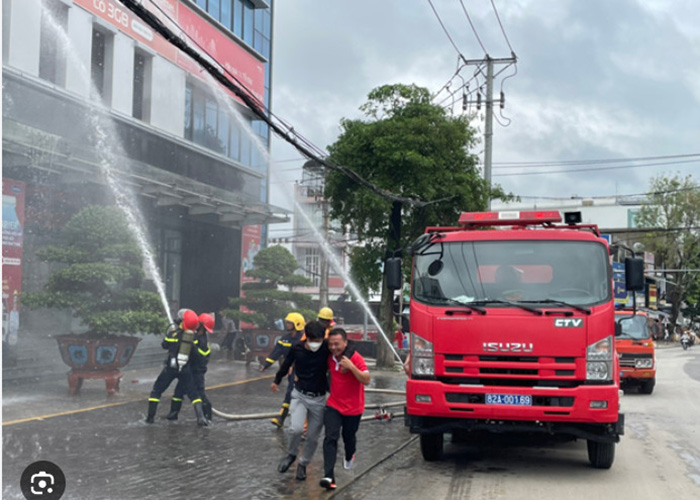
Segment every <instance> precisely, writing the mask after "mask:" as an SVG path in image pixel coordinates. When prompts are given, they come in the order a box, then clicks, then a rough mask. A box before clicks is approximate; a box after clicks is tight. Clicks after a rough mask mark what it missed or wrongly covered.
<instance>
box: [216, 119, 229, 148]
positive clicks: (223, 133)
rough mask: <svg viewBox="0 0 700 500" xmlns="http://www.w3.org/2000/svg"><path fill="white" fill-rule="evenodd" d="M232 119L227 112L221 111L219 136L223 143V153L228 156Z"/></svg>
mask: <svg viewBox="0 0 700 500" xmlns="http://www.w3.org/2000/svg"><path fill="white" fill-rule="evenodd" d="M230 122H231V120H230V119H229V117H228V115H227V114H226V113H223V112H220V113H219V128H218V131H217V133H218V137H219V144H220V145H221V148H222V150H221V153H222V154H224V155H226V156H228V154H229V144H230V141H229V134H228V131H229V123H230Z"/></svg>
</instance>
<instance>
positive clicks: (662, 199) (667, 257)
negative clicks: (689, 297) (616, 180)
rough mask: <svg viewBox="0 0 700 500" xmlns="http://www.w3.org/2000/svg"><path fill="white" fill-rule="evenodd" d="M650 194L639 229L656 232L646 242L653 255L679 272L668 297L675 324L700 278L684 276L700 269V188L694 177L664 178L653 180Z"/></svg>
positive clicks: (640, 214)
mask: <svg viewBox="0 0 700 500" xmlns="http://www.w3.org/2000/svg"><path fill="white" fill-rule="evenodd" d="M649 191H650V194H649V195H648V199H647V201H646V202H645V203H644V205H643V206H642V208H641V210H640V211H639V213H638V214H637V218H636V221H637V225H638V226H640V227H642V228H649V229H654V232H650V233H648V234H647V235H646V236H645V238H644V243H645V244H646V246H647V248H649V249H650V251H652V252H654V253H655V254H656V259H657V261H658V262H660V263H661V265H662V266H663V267H664V268H666V269H677V270H681V271H679V272H674V273H673V274H672V276H673V278H672V281H673V282H674V283H673V284H672V283H668V284H667V290H666V297H667V300H668V301H669V302H670V303H671V323H673V324H675V322H676V320H677V319H678V315H679V313H680V308H681V303H682V302H683V300H684V299H685V298H686V294H687V293H688V291H689V290H690V289H691V287H692V286H693V285H695V286H697V281H698V274H697V273H693V272H684V271H682V270H684V269H691V268H693V266H694V265H695V266H697V264H698V263H699V262H698V261H699V260H700V259H698V254H700V230H699V228H700V185H699V184H697V183H696V182H694V181H693V179H692V176H690V175H688V176H686V177H681V176H680V174H676V175H675V176H673V177H666V176H663V175H660V176H657V177H654V178H652V180H651V183H650V187H649Z"/></svg>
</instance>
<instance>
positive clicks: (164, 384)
mask: <svg viewBox="0 0 700 500" xmlns="http://www.w3.org/2000/svg"><path fill="white" fill-rule="evenodd" d="M175 379H178V384H182V388H183V393H184V394H187V397H189V398H190V400H192V401H194V400H195V399H197V398H198V396H197V391H196V390H195V388H194V383H193V381H192V372H191V371H190V368H189V367H188V366H185V367H184V368H183V369H182V370H178V369H177V368H170V367H169V366H166V367H165V368H163V371H162V372H160V375H158V378H157V379H156V381H155V383H154V384H153V390H152V391H151V399H156V400H158V399H160V396H161V395H162V394H163V393H164V392H165V391H166V390H167V389H168V386H169V385H170V384H171V383H172V381H173V380H175Z"/></svg>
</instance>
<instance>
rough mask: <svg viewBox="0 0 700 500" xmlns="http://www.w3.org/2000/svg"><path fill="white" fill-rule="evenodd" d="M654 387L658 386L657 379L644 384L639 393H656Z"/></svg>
mask: <svg viewBox="0 0 700 500" xmlns="http://www.w3.org/2000/svg"><path fill="white" fill-rule="evenodd" d="M654 385H656V380H655V379H651V380H646V381H645V382H643V383H642V385H640V386H639V392H641V393H642V394H651V393H652V392H654Z"/></svg>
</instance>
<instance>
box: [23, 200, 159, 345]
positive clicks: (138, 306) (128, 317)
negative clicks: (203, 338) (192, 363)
mask: <svg viewBox="0 0 700 500" xmlns="http://www.w3.org/2000/svg"><path fill="white" fill-rule="evenodd" d="M59 238H60V242H59V244H58V245H52V246H49V247H46V248H44V249H43V250H40V251H39V252H38V256H39V258H40V259H41V260H43V261H46V262H51V263H52V264H53V267H54V270H53V272H52V274H51V277H50V278H49V281H48V283H47V284H46V285H45V286H44V288H43V290H41V291H39V292H32V293H27V294H25V295H24V296H23V297H22V299H23V301H22V303H23V305H24V306H26V307H28V308H30V309H36V308H39V307H50V308H61V309H64V308H68V309H71V310H72V313H73V316H75V317H76V318H80V319H81V321H82V323H83V324H84V325H86V326H87V329H88V330H87V334H90V335H93V336H104V335H107V334H110V333H153V334H160V333H163V332H164V331H165V329H166V328H167V326H168V321H167V318H166V317H165V315H164V312H163V305H162V303H161V301H160V299H159V297H158V295H157V294H156V293H154V292H150V291H147V290H143V289H142V288H141V285H142V282H143V278H144V273H143V266H142V264H141V263H142V253H141V249H140V248H139V246H138V244H137V242H136V239H135V238H134V236H133V231H132V230H131V229H130V228H129V225H128V223H127V221H126V217H125V216H124V214H123V213H122V212H121V210H119V209H118V208H117V207H114V206H100V205H89V206H87V207H85V208H83V209H82V210H80V211H79V212H78V213H76V214H75V215H74V216H73V217H71V219H70V220H69V221H68V222H67V223H66V225H65V226H64V227H63V228H62V230H61V232H60V236H59Z"/></svg>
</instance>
